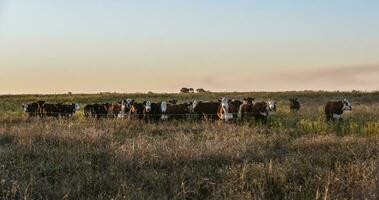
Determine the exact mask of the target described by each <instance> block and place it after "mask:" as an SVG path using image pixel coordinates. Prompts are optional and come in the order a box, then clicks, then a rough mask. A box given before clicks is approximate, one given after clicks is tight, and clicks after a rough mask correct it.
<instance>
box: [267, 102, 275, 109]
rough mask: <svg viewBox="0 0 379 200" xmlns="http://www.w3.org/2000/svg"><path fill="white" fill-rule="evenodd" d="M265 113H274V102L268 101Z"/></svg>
mask: <svg viewBox="0 0 379 200" xmlns="http://www.w3.org/2000/svg"><path fill="white" fill-rule="evenodd" d="M267 111H269V112H276V101H269V102H268V106H267Z"/></svg>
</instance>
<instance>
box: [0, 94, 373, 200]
mask: <svg viewBox="0 0 379 200" xmlns="http://www.w3.org/2000/svg"><path fill="white" fill-rule="evenodd" d="M13 98H17V97H13ZM374 98H377V97H376V96H375V97H374ZM283 99H284V98H283ZM18 101H20V100H18ZM310 102H311V103H309V104H305V106H304V108H303V110H302V111H301V112H300V113H298V114H293V113H289V112H288V110H287V109H286V102H285V101H284V100H283V102H281V103H280V104H279V110H280V111H279V112H278V114H277V115H275V116H273V117H272V118H271V119H270V123H269V125H267V126H262V125H258V124H254V123H249V122H247V123H242V122H239V123H238V124H223V123H218V122H216V123H202V122H196V123H194V122H175V121H174V122H167V123H158V124H145V123H140V122H138V121H127V120H117V119H106V120H98V121H97V120H86V119H84V118H82V116H81V115H80V114H78V115H76V116H75V118H74V119H70V120H54V119H43V120H41V119H28V118H26V117H23V116H20V115H19V114H14V113H13V112H9V114H3V115H1V116H0V199H111V198H114V199H377V198H378V181H379V179H378V173H379V171H378V160H379V159H378V151H379V137H378V136H379V128H378V127H379V125H378V124H379V120H378V119H379V110H378V106H377V105H376V104H373V103H372V101H371V100H362V101H361V102H360V105H356V106H355V107H354V112H353V113H350V114H347V115H346V117H345V121H344V122H343V123H340V124H328V123H326V122H325V121H324V119H323V116H320V113H321V112H322V107H321V104H322V103H316V101H310ZM353 102H354V101H353ZM11 109H14V110H15V111H14V112H16V113H17V112H18V110H17V109H15V108H13V107H11Z"/></svg>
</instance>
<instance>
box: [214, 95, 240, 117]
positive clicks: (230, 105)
mask: <svg viewBox="0 0 379 200" xmlns="http://www.w3.org/2000/svg"><path fill="white" fill-rule="evenodd" d="M241 104H242V102H241V101H239V100H228V99H227V98H222V99H221V102H220V104H219V107H218V111H217V116H218V118H219V119H221V120H223V121H225V122H228V121H232V120H233V121H236V120H237V117H238V111H239V108H240V105H241Z"/></svg>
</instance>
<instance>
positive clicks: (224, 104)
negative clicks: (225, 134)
mask: <svg viewBox="0 0 379 200" xmlns="http://www.w3.org/2000/svg"><path fill="white" fill-rule="evenodd" d="M230 102H231V100H229V99H228V98H226V97H224V98H222V99H221V109H222V114H221V119H223V120H225V121H228V120H231V119H233V114H232V113H229V103H230Z"/></svg>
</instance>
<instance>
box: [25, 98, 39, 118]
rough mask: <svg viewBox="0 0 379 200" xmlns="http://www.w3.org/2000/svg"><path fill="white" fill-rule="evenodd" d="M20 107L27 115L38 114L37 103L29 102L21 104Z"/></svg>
mask: <svg viewBox="0 0 379 200" xmlns="http://www.w3.org/2000/svg"><path fill="white" fill-rule="evenodd" d="M22 108H23V110H24V112H25V113H27V114H28V116H29V117H36V116H38V103H37V102H32V103H29V104H23V105H22Z"/></svg>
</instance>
